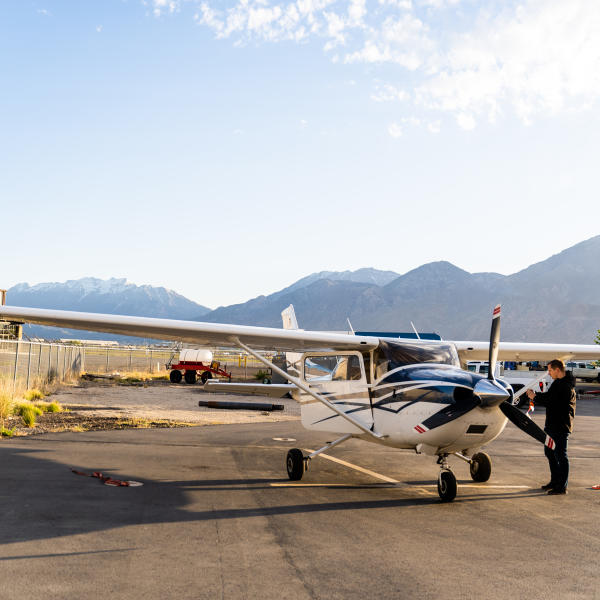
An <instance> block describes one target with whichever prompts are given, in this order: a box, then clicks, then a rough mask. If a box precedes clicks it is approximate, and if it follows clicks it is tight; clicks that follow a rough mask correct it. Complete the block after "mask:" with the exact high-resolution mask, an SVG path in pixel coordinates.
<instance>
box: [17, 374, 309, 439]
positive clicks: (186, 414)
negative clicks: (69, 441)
mask: <svg viewBox="0 0 600 600" xmlns="http://www.w3.org/2000/svg"><path fill="white" fill-rule="evenodd" d="M200 399H202V400H226V401H229V402H235V401H239V402H266V403H271V404H283V405H284V410H283V411H273V412H264V411H256V410H225V409H214V408H208V407H199V406H198V400H200ZM45 400H49V401H52V402H58V403H60V404H61V405H62V406H63V407H64V408H67V409H68V412H61V413H45V414H44V415H42V416H39V417H38V418H37V422H36V426H35V427H33V428H27V427H25V426H24V425H23V424H22V422H21V419H20V417H13V418H11V419H9V420H7V422H6V427H7V428H11V427H13V426H16V430H15V433H16V434H17V435H31V434H39V433H47V432H50V431H52V432H55V431H89V430H96V429H100V430H102V429H125V428H131V427H181V426H199V425H226V424H233V423H275V422H279V421H296V420H299V419H300V406H299V405H298V403H297V402H295V401H294V400H291V399H288V398H277V399H274V398H269V397H263V396H251V397H250V396H241V395H235V394H222V393H208V392H205V391H204V390H203V388H202V386H201V385H199V384H196V385H181V384H177V385H176V384H171V383H166V382H162V381H157V382H148V383H144V384H135V385H122V384H118V383H115V382H112V381H108V382H107V381H106V380H100V381H81V382H80V383H78V384H76V385H71V386H66V387H62V388H60V389H59V390H58V391H56V392H55V393H54V394H52V395H51V396H49V397H48V398H45Z"/></svg>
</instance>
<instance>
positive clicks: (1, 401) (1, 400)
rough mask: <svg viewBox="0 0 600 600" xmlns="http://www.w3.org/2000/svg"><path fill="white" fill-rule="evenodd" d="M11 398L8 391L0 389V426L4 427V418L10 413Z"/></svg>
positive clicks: (11, 408) (11, 409)
mask: <svg viewBox="0 0 600 600" xmlns="http://www.w3.org/2000/svg"><path fill="white" fill-rule="evenodd" d="M12 412H13V407H12V398H11V396H10V394H9V393H8V392H5V391H3V390H0V427H2V429H4V420H5V419H6V418H7V417H9V416H10V415H12Z"/></svg>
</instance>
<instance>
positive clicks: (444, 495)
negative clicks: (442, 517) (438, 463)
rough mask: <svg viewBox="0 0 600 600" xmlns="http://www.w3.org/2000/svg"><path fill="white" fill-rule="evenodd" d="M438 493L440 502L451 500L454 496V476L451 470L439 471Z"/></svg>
mask: <svg viewBox="0 0 600 600" xmlns="http://www.w3.org/2000/svg"><path fill="white" fill-rule="evenodd" d="M438 494H439V495H440V500H441V501H442V502H452V500H454V498H456V477H455V476H454V473H453V472H452V471H440V476H439V477H438Z"/></svg>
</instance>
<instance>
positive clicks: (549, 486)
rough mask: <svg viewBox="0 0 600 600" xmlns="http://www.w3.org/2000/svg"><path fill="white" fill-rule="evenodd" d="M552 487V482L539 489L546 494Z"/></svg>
mask: <svg viewBox="0 0 600 600" xmlns="http://www.w3.org/2000/svg"><path fill="white" fill-rule="evenodd" d="M553 487H554V484H553V483H552V482H550V483H547V484H546V485H543V486H542V487H541V489H542V490H544V491H545V492H547V491H548V490H551V489H552V488H553Z"/></svg>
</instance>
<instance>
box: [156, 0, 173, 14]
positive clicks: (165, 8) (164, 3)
mask: <svg viewBox="0 0 600 600" xmlns="http://www.w3.org/2000/svg"><path fill="white" fill-rule="evenodd" d="M179 4H180V0H152V5H153V6H154V9H153V10H152V12H153V14H154V16H155V17H160V16H161V15H162V14H163V13H169V14H173V13H174V12H176V11H178V10H179Z"/></svg>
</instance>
